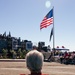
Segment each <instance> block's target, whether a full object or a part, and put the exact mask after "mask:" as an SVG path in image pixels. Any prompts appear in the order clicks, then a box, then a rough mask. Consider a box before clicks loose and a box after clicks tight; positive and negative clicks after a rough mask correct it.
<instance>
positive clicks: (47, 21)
mask: <svg viewBox="0 0 75 75" xmlns="http://www.w3.org/2000/svg"><path fill="white" fill-rule="evenodd" d="M51 24H53V9H52V10H50V12H49V13H48V14H47V15H46V16H45V17H44V19H43V20H42V22H41V24H40V29H42V28H47V27H48V26H50V25H51Z"/></svg>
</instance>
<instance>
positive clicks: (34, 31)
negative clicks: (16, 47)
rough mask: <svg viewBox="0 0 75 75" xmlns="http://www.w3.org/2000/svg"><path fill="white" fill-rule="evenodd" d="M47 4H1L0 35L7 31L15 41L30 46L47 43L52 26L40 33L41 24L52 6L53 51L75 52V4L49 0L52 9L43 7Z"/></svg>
mask: <svg viewBox="0 0 75 75" xmlns="http://www.w3.org/2000/svg"><path fill="white" fill-rule="evenodd" d="M46 1H47V0H0V34H3V33H4V32H5V31H6V33H7V34H8V33H9V31H10V32H11V35H12V36H14V37H17V38H18V37H21V39H23V40H24V39H28V40H31V41H32V42H33V43H38V42H39V41H44V42H45V44H46V45H51V47H52V46H53V41H52V40H53V39H51V42H49V36H50V31H51V28H52V26H53V25H51V26H49V27H47V28H44V29H42V30H41V31H40V23H41V21H42V19H43V18H44V16H45V15H46V14H47V13H48V12H49V11H50V9H51V8H52V7H53V6H54V25H55V47H56V46H59V47H60V48H61V46H65V47H66V48H69V49H70V50H71V51H73V50H75V46H74V45H75V38H74V37H75V34H74V32H75V25H74V24H75V0H48V1H50V2H51V7H49V8H47V7H46V6H45V3H46Z"/></svg>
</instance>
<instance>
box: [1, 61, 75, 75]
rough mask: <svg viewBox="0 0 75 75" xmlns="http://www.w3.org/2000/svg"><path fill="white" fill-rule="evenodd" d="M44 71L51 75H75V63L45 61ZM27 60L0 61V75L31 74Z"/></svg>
mask: <svg viewBox="0 0 75 75" xmlns="http://www.w3.org/2000/svg"><path fill="white" fill-rule="evenodd" d="M42 72H43V73H46V74H49V75H75V65H64V64H60V63H55V62H44V64H43V69H42ZM29 73H30V71H29V70H28V69H27V68H26V63H25V62H20V61H19V62H13V61H12V62H10V61H9V62H7V61H6V62H5V61H0V75H20V74H29Z"/></svg>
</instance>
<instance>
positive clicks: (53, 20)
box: [53, 6, 55, 50]
mask: <svg viewBox="0 0 75 75" xmlns="http://www.w3.org/2000/svg"><path fill="white" fill-rule="evenodd" d="M54 30H55V28H54V6H53V50H54V49H55V32H54Z"/></svg>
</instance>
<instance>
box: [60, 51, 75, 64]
mask: <svg viewBox="0 0 75 75" xmlns="http://www.w3.org/2000/svg"><path fill="white" fill-rule="evenodd" d="M59 57H60V63H64V64H75V52H67V51H66V52H64V53H62V52H61V53H60V54H59Z"/></svg>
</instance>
